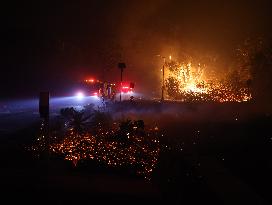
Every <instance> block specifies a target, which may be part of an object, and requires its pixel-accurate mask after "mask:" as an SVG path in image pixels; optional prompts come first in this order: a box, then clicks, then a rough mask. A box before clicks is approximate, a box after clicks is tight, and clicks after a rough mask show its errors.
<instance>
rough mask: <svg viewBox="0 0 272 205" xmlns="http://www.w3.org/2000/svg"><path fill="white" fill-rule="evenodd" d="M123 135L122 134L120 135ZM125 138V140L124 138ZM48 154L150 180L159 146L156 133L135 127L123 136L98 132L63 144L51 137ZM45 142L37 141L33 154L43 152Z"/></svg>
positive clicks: (70, 135) (73, 136)
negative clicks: (95, 163) (128, 171)
mask: <svg viewBox="0 0 272 205" xmlns="http://www.w3.org/2000/svg"><path fill="white" fill-rule="evenodd" d="M123 134H124V133H123ZM124 136H125V137H124ZM51 138H52V139H51V140H50V141H51V142H52V143H51V144H50V146H49V149H50V152H51V154H55V155H58V156H61V157H63V158H64V159H65V160H69V161H72V163H73V164H74V165H75V166H76V165H77V163H78V162H79V161H81V160H96V161H98V162H100V163H102V164H104V165H107V166H110V167H129V168H131V170H133V171H135V173H136V174H138V175H141V176H144V177H145V178H146V179H150V175H151V173H152V171H153V170H154V168H155V166H156V164H157V160H158V157H159V152H160V146H159V140H158V138H157V134H156V131H155V130H152V129H151V130H150V131H149V132H146V131H143V130H142V129H139V128H138V127H136V128H135V129H134V127H133V131H131V132H127V133H125V134H124V135H123V136H122V133H120V130H119V129H118V128H111V130H104V129H99V130H98V133H96V134H95V135H94V134H91V133H84V134H81V135H78V134H74V133H73V132H72V131H71V132H70V133H68V134H67V135H66V136H65V137H64V138H62V140H60V141H59V140H55V141H56V142H53V141H54V140H53V139H57V138H56V137H52V136H51ZM43 139H44V138H40V137H38V138H37V144H36V145H35V146H33V147H32V151H37V152H38V151H42V150H45V141H44V140H43Z"/></svg>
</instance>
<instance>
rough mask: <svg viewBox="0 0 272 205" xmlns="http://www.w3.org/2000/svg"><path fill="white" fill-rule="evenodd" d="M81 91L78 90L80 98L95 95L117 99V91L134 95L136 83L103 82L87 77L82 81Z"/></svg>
mask: <svg viewBox="0 0 272 205" xmlns="http://www.w3.org/2000/svg"><path fill="white" fill-rule="evenodd" d="M79 89H80V91H78V92H77V94H76V96H77V97H78V98H83V97H84V96H94V97H98V98H103V99H105V100H106V99H107V100H115V97H116V94H117V93H120V92H121V93H122V94H127V95H132V94H133V90H134V83H132V82H122V83H120V84H119V85H116V83H111V82H103V81H100V80H96V79H93V78H90V79H85V80H84V81H82V82H80V86H79Z"/></svg>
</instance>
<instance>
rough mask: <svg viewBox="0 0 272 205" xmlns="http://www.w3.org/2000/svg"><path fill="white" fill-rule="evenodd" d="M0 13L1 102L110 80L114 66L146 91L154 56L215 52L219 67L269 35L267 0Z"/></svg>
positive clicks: (16, 4) (97, 1)
mask: <svg viewBox="0 0 272 205" xmlns="http://www.w3.org/2000/svg"><path fill="white" fill-rule="evenodd" d="M1 8H2V9H1V15H2V18H1V33H2V37H1V56H2V60H1V63H0V66H1V81H0V82H1V83H0V87H1V88H0V91H1V95H2V96H4V97H5V96H6V97H12V96H22V95H37V94H38V92H39V91H40V90H50V91H51V92H52V93H53V94H54V93H56V94H57V93H58V92H59V91H60V90H63V89H65V86H67V85H69V84H71V83H72V82H74V81H77V80H80V79H83V78H85V77H86V76H96V77H97V78H100V79H103V80H110V81H117V80H119V71H118V69H117V63H118V62H125V63H126V64H127V69H126V71H125V79H126V80H129V81H134V82H135V83H136V86H137V88H138V89H139V90H140V91H141V92H152V91H154V90H156V88H157V87H158V85H159V83H160V81H159V77H158V75H159V74H160V73H159V66H160V65H161V61H162V59H160V58H158V57H157V56H156V55H158V54H160V55H169V54H171V55H173V56H176V57H177V58H178V57H179V56H180V55H181V54H182V53H184V52H186V53H190V55H195V56H198V57H199V56H205V55H215V56H218V58H219V59H221V63H222V64H224V65H225V64H226V62H228V61H229V59H230V58H231V57H232V55H233V53H232V52H233V50H234V49H235V48H236V47H237V46H238V45H239V44H241V43H242V42H243V41H244V40H245V39H246V38H249V37H263V38H265V39H267V40H268V41H269V40H270V38H271V33H272V30H271V28H272V27H271V25H272V24H271V23H272V16H271V8H272V5H271V3H270V2H269V1H255V2H253V1H250V2H249V1H241V0H236V1H226V2H223V1H208V0H207V1H182V0H153V1H144V0H138V1H129V0H128V1H118V0H116V1H114V0H105V1H103V0H90V1H85V2H84V1H73V3H68V1H52V2H51V1H31V2H30V1H9V3H8V4H7V3H6V4H3V5H1ZM220 69H224V68H223V66H222V68H220ZM67 87H68V86H67Z"/></svg>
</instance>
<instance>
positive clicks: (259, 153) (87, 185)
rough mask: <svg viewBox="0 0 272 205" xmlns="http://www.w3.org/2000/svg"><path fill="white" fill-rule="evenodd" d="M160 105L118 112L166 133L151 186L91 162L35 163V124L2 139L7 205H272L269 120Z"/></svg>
mask: <svg viewBox="0 0 272 205" xmlns="http://www.w3.org/2000/svg"><path fill="white" fill-rule="evenodd" d="M156 106H157V108H156V109H157V110H156V109H155V110H154V109H153V110H152V109H150V105H136V104H134V105H131V104H129V105H127V104H122V105H121V106H119V107H118V106H117V107H115V108H114V112H115V113H117V114H116V116H118V115H120V113H119V114H118V112H121V113H122V115H126V116H129V117H131V118H142V119H144V120H145V122H147V123H150V124H152V123H154V124H156V125H158V127H159V129H160V133H161V136H160V138H161V153H160V158H159V162H158V165H157V167H156V169H155V170H154V172H153V173H152V178H151V180H150V181H147V180H145V179H143V178H142V177H140V176H135V175H133V174H131V173H130V171H129V170H124V169H122V170H119V169H110V168H106V167H103V166H102V165H100V164H97V163H96V162H93V161H85V162H82V163H80V164H79V165H78V166H77V167H74V166H73V165H72V163H71V162H67V161H63V160H60V159H55V158H51V159H49V160H46V159H36V158H35V157H34V156H33V155H32V154H31V153H30V152H28V151H26V146H28V145H30V144H31V143H32V141H33V139H34V138H35V135H36V133H37V130H38V129H39V122H35V123H33V125H32V126H31V127H28V128H24V129H20V130H17V131H16V132H15V133H12V134H10V133H9V134H2V136H1V139H0V140H1V143H0V152H1V154H0V157H1V165H0V174H1V178H0V180H1V183H0V184H1V199H0V200H1V204H11V203H24V204H272V195H271V188H270V187H271V184H272V180H271V179H272V177H271V173H272V159H271V156H272V151H271V150H272V149H271V148H272V130H271V127H272V126H271V123H272V118H271V116H270V115H269V114H265V113H256V112H255V113H253V112H252V113H251V112H250V108H249V107H247V106H248V105H245V108H242V107H243V106H241V105H239V106H233V105H224V106H221V105H209V106H206V105H205V106H198V105H188V104H187V105H175V106H172V105H171V106H169V105H166V106H165V107H158V105H155V107H156ZM120 107H122V109H123V110H121V111H120V109H121V108H120ZM126 108H127V109H126ZM207 110H208V111H207ZM220 111H221V113H219V112H220Z"/></svg>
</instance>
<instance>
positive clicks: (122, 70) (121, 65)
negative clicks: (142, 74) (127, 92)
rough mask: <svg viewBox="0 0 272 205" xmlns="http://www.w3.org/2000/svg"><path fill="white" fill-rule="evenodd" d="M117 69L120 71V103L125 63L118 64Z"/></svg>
mask: <svg viewBox="0 0 272 205" xmlns="http://www.w3.org/2000/svg"><path fill="white" fill-rule="evenodd" d="M118 68H119V69H120V71H121V84H120V102H121V101H122V84H123V72H124V69H125V68H126V64H125V63H118Z"/></svg>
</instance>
